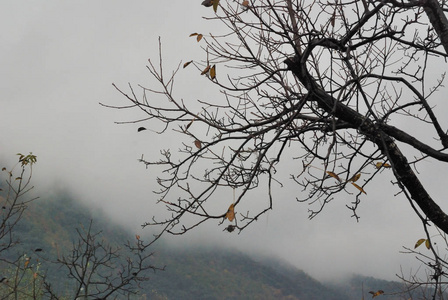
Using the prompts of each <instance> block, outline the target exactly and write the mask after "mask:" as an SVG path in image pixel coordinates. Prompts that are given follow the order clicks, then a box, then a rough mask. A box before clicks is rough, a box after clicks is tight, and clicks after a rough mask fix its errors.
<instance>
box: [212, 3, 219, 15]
mask: <svg viewBox="0 0 448 300" xmlns="http://www.w3.org/2000/svg"><path fill="white" fill-rule="evenodd" d="M218 5H219V0H213V10H214V11H215V12H217V11H218Z"/></svg>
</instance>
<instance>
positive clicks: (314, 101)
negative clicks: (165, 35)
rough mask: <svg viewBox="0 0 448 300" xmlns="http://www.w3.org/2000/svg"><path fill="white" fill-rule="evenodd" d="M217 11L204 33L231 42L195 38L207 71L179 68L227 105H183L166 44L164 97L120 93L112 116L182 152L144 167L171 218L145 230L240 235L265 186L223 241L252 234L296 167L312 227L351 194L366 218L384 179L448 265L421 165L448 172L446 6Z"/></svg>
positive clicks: (322, 4)
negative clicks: (226, 197)
mask: <svg viewBox="0 0 448 300" xmlns="http://www.w3.org/2000/svg"><path fill="white" fill-rule="evenodd" d="M211 2H212V4H213V9H214V10H215V14H214V16H213V17H210V18H208V20H209V21H210V22H215V24H214V26H210V27H208V28H218V25H217V24H216V23H219V22H220V23H221V24H222V27H220V30H226V32H224V33H222V34H220V35H217V34H213V32H212V33H210V34H206V33H195V34H193V36H195V37H196V39H197V41H198V42H199V43H201V45H202V49H203V51H204V59H203V60H202V61H191V62H187V63H185V64H184V65H183V67H184V68H185V67H189V68H191V67H196V68H197V69H198V77H199V73H200V74H201V75H206V76H208V78H209V79H210V81H211V83H213V84H214V85H215V86H216V87H218V88H219V89H220V94H219V96H218V95H213V97H210V98H213V99H214V100H209V99H207V100H203V99H199V100H197V101H196V102H195V101H194V99H188V101H187V99H185V101H184V99H183V98H179V97H177V95H178V94H179V93H178V92H177V90H176V85H175V84H174V82H175V81H174V79H175V76H176V74H177V73H178V72H179V70H180V69H181V67H182V65H181V64H179V66H178V68H177V69H175V70H174V72H173V73H172V74H170V75H167V74H166V73H164V69H163V61H162V53H161V52H162V51H161V45H160V44H159V45H160V53H161V54H160V57H159V62H158V63H153V62H152V61H151V60H150V61H149V66H148V70H149V72H150V73H151V75H152V77H153V78H154V79H155V80H156V82H157V84H158V87H155V86H150V87H144V86H139V89H141V90H142V92H143V95H142V96H137V93H136V91H135V88H134V87H133V86H132V85H130V86H129V89H130V92H127V91H125V90H123V89H120V88H118V87H116V86H115V87H116V88H117V90H118V91H119V92H120V93H121V94H122V95H123V96H124V97H126V98H127V99H128V100H129V101H130V105H126V106H119V107H117V106H115V108H119V109H134V108H138V109H140V110H141V111H143V112H144V113H145V114H146V115H145V117H144V118H142V119H138V120H132V121H131V122H133V123H135V122H145V124H148V126H146V125H145V126H146V127H148V128H149V127H150V128H152V129H153V130H157V133H158V134H167V135H172V134H173V132H174V133H176V134H178V140H179V141H182V142H183V144H182V146H181V148H180V149H179V151H171V150H168V149H166V150H161V154H162V155H161V159H157V160H148V159H146V158H145V157H142V158H141V162H143V163H144V164H146V166H148V167H157V166H158V167H161V168H162V170H163V171H164V172H163V173H161V174H162V175H161V176H160V177H159V178H158V183H159V185H160V190H158V191H157V192H158V193H159V194H160V199H159V201H160V202H162V203H164V204H166V206H167V208H168V210H169V212H171V215H170V217H168V218H167V219H162V220H159V219H156V218H153V220H152V221H151V222H148V223H146V224H145V225H161V226H162V227H161V234H162V233H163V232H169V233H172V234H183V233H185V232H187V231H188V230H190V229H193V228H195V227H196V226H198V225H199V224H202V223H204V222H205V221H207V220H213V219H214V220H220V221H223V220H225V219H226V218H227V219H229V220H230V221H233V219H234V214H235V210H236V209H237V208H238V206H240V205H241V204H243V203H244V202H245V199H246V196H247V194H248V192H249V191H250V190H252V189H255V188H261V185H264V186H266V191H267V199H268V201H267V202H266V206H265V207H263V208H261V209H258V208H254V209H253V210H250V211H249V212H247V213H244V214H240V215H239V216H237V218H236V219H235V222H234V223H232V225H229V226H227V227H226V229H227V230H229V231H233V230H243V229H244V228H246V227H247V226H248V225H249V224H251V223H252V222H253V221H255V220H257V218H258V217H259V216H260V215H262V214H264V213H265V212H266V211H268V210H269V209H271V208H272V206H273V203H274V200H275V195H274V194H273V192H274V187H275V185H280V186H281V185H282V183H283V182H282V181H281V177H278V176H277V172H279V173H280V172H282V171H284V168H287V167H285V165H286V166H287V164H282V162H284V161H290V160H291V159H293V160H295V161H299V162H300V165H301V166H302V168H301V169H300V170H298V171H297V168H296V167H295V168H294V169H290V170H286V171H287V172H289V173H290V176H291V179H292V181H293V182H295V183H297V185H299V186H300V187H301V188H302V189H303V194H302V195H303V196H299V197H298V198H297V200H298V201H300V202H308V203H311V204H312V205H311V207H312V209H311V210H310V217H311V218H313V217H314V216H316V215H317V214H318V213H319V212H321V211H322V209H324V207H325V205H326V204H327V203H329V202H330V201H331V200H332V199H333V198H334V197H336V196H337V195H338V194H341V193H343V194H345V195H347V194H348V195H352V196H351V202H350V203H348V204H347V207H348V209H350V210H351V211H352V213H353V217H355V218H359V216H358V213H357V208H358V206H359V205H360V203H361V201H362V199H363V197H365V196H364V194H366V193H367V191H368V188H369V186H370V184H372V183H373V181H374V180H375V178H376V177H377V176H378V175H379V174H381V173H382V172H384V171H386V169H388V171H390V172H391V173H393V175H394V178H395V180H394V181H393V185H395V186H396V187H397V188H398V191H399V193H400V194H402V195H403V196H404V197H405V198H406V199H407V200H408V201H409V204H410V205H411V206H412V208H413V209H414V211H415V213H416V214H417V216H418V218H419V219H420V220H421V223H422V225H423V228H424V231H425V232H426V234H427V237H426V239H427V240H428V241H429V243H428V244H429V247H430V248H431V249H433V255H434V260H435V262H434V264H433V265H439V264H440V263H443V264H446V261H445V260H443V257H442V256H441V255H440V253H438V252H437V251H436V250H434V248H433V244H432V243H431V234H430V233H429V229H428V226H429V225H435V227H436V228H438V229H439V230H440V231H441V232H442V233H444V234H445V233H448V216H447V214H446V213H445V212H444V211H443V210H442V209H441V207H440V206H439V204H438V203H439V201H441V200H443V199H433V197H431V193H430V190H429V189H428V188H427V187H425V185H424V184H423V183H422V181H421V178H419V175H418V173H417V171H416V170H417V167H418V166H419V164H421V163H422V162H424V161H436V162H438V163H440V164H441V166H444V164H443V163H445V162H448V153H447V151H446V148H447V147H448V134H447V131H446V128H444V127H446V124H445V126H444V124H443V123H441V122H440V121H439V119H440V117H441V116H443V114H444V111H441V110H438V109H437V105H439V103H438V100H439V98H440V97H441V95H442V92H443V91H444V90H443V81H444V79H445V69H446V58H447V53H448V21H447V18H446V16H445V12H446V11H447V10H448V7H447V5H446V3H445V1H437V0H425V1H417V0H410V1H396V0H383V1H373V0H361V1H352V0H347V1H345V0H334V1H326V0H317V1H305V0H295V1H293V0H282V1H280V0H249V1H230V0H227V1H224V0H221V1H218V0H213V1H211ZM218 4H219V5H218ZM209 6H210V5H209ZM218 6H219V7H218ZM210 9H212V8H210ZM175 91H176V92H175ZM142 129H145V127H141V128H140V130H142ZM204 129H205V130H204ZM415 129H419V130H418V131H417V130H415ZM204 132H205V133H204ZM280 167H282V168H283V169H279V170H277V169H278V168H280ZM360 178H361V180H359V179H360ZM226 188H227V189H228V188H230V189H234V190H235V191H236V193H237V197H236V198H235V200H234V203H229V204H230V206H229V207H227V206H226V207H224V208H223V209H222V210H220V211H217V210H216V209H215V208H214V206H213V205H212V204H211V202H212V201H210V199H211V198H213V197H215V194H217V193H219V192H221V191H223V190H225V189H226ZM173 197H176V198H177V200H173V199H172V198H173ZM187 216H193V217H194V218H190V217H187ZM221 223H222V222H221ZM159 236H160V235H158V236H156V238H157V237H159ZM433 272H438V271H437V270H436V269H435V268H433ZM434 276H435V275H434ZM437 276H438V275H437ZM437 282H440V281H437Z"/></svg>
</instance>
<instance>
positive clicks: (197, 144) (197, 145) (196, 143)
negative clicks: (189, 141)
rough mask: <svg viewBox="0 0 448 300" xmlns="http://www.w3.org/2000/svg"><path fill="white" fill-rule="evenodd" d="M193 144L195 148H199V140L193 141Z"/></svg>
mask: <svg viewBox="0 0 448 300" xmlns="http://www.w3.org/2000/svg"><path fill="white" fill-rule="evenodd" d="M194 145H195V146H196V148H198V149H201V141H200V140H196V141H194Z"/></svg>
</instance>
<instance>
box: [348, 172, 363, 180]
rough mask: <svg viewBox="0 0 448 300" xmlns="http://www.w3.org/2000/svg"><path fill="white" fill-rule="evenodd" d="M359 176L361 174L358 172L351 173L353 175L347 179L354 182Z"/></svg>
mask: <svg viewBox="0 0 448 300" xmlns="http://www.w3.org/2000/svg"><path fill="white" fill-rule="evenodd" d="M359 177H361V174H360V173H358V174H356V175H353V177H352V178H350V179H349V180H348V181H351V182H356V181H358V179H359Z"/></svg>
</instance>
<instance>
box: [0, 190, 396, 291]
mask: <svg viewBox="0 0 448 300" xmlns="http://www.w3.org/2000/svg"><path fill="white" fill-rule="evenodd" d="M92 219H93V226H92V232H93V233H96V232H99V231H101V233H100V235H99V236H98V237H99V238H100V241H101V242H102V243H108V244H111V245H115V246H117V247H122V246H123V245H124V244H125V243H126V242H127V241H128V240H133V239H134V240H135V238H136V237H135V235H134V234H133V233H129V232H127V231H126V230H125V229H123V228H121V227H119V226H117V225H115V224H113V223H111V222H110V221H108V220H107V218H104V217H103V216H102V214H101V212H93V213H92V212H91V211H90V209H89V208H87V207H86V206H84V205H82V204H80V202H78V201H76V200H74V199H73V198H72V197H70V196H69V195H68V194H65V193H60V194H58V195H55V196H52V197H51V199H39V200H36V201H35V202H33V203H31V204H30V205H29V207H28V208H27V210H26V211H25V214H24V216H23V218H22V220H21V222H20V223H19V225H18V226H17V227H16V231H15V235H17V237H19V238H20V241H21V243H20V244H19V245H17V246H16V247H14V248H13V250H12V251H9V252H8V253H7V255H8V257H9V258H13V257H14V256H16V257H21V256H24V255H25V256H26V257H27V259H29V263H30V267H33V268H35V269H38V272H39V273H40V274H43V275H45V277H46V281H48V282H50V283H51V284H52V288H53V289H54V290H56V291H59V293H60V294H62V295H63V296H64V295H69V294H70V293H69V292H70V289H71V288H72V286H71V285H72V283H73V278H70V277H68V276H67V275H68V272H67V270H66V269H64V268H62V267H61V266H60V265H56V264H55V263H54V262H55V261H56V260H57V259H58V258H60V257H61V256H63V255H67V254H70V252H71V251H73V247H74V245H76V243H77V241H78V239H79V233H78V232H77V229H78V231H83V230H85V229H86V228H88V227H89V224H90V222H91V220H92ZM36 250H37V251H36ZM150 250H151V252H153V255H152V256H151V257H150V262H151V264H152V265H154V266H156V267H157V268H161V269H162V268H164V270H157V271H154V272H152V271H151V270H148V271H149V272H147V273H146V274H147V275H148V277H149V280H148V281H145V282H144V283H143V284H142V285H141V288H142V289H141V290H140V292H139V295H138V296H136V297H135V299H301V300H303V299H305V300H307V299H308V300H312V299H316V300H317V299H328V300H350V299H358V300H359V299H361V298H362V296H363V295H362V293H363V291H364V297H366V299H367V298H370V294H369V293H368V292H369V291H370V290H373V291H377V290H379V289H382V290H384V291H385V294H383V295H381V297H382V298H383V299H402V298H401V297H399V296H392V295H390V294H391V293H395V292H397V291H399V290H400V289H401V288H402V286H400V285H399V284H398V283H391V282H386V281H382V280H376V279H373V278H364V277H359V276H355V277H353V279H352V280H351V281H350V282H347V284H345V285H338V286H336V285H333V286H331V285H324V284H322V283H320V282H318V281H316V280H314V279H313V278H311V277H310V276H308V275H307V274H305V273H304V272H303V271H300V270H298V269H296V268H294V267H292V266H288V265H286V264H284V263H281V262H279V261H276V260H269V259H267V260H264V259H263V260H262V259H260V258H258V259H253V258H251V257H250V255H249V254H243V253H240V252H237V251H231V250H223V249H215V248H211V247H207V246H201V247H197V248H191V247H190V248H185V249H179V248H176V249H174V248H172V247H168V246H166V245H164V243H163V241H161V242H160V243H158V244H157V245H155V246H154V247H153V248H152V249H150ZM123 259H124V258H123ZM123 263H126V262H125V261H123ZM37 265H38V268H36V266H37ZM117 265H118V264H117ZM2 272H3V273H4V274H1V276H2V277H4V278H5V279H7V277H8V276H11V271H9V273H8V271H6V270H3V271H2ZM100 275H101V274H100ZM66 297H67V299H70V298H69V296H66ZM64 299H65V298H64Z"/></svg>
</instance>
